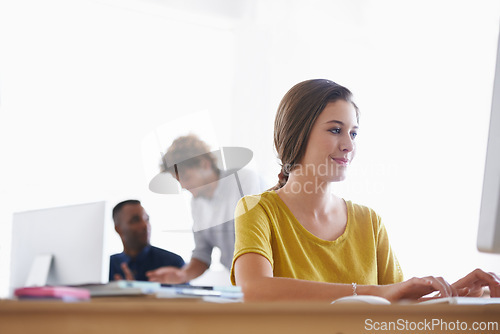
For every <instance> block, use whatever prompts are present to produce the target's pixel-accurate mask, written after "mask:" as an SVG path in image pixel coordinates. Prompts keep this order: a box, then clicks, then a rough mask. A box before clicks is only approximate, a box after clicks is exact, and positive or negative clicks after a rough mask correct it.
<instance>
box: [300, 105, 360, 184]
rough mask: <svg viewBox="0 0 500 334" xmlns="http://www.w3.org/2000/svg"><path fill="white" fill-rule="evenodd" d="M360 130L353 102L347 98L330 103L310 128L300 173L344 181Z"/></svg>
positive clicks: (331, 180)
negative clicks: (347, 100)
mask: <svg viewBox="0 0 500 334" xmlns="http://www.w3.org/2000/svg"><path fill="white" fill-rule="evenodd" d="M357 131H358V121H357V119H356V110H355V109H354V106H353V104H352V103H350V102H346V101H344V100H338V101H335V102H330V103H328V104H327V106H326V107H325V109H324V110H323V111H322V112H321V114H320V115H319V117H318V118H317V119H316V122H315V123H314V125H313V127H312V129H311V133H310V135H309V141H308V142H307V146H306V152H305V155H304V157H303V159H302V161H301V167H302V168H301V169H300V170H301V172H302V173H304V172H305V173H307V175H310V176H316V177H319V178H320V179H321V180H323V181H326V182H333V181H342V180H344V179H345V177H346V169H347V167H348V166H349V164H350V162H351V161H352V159H353V158H354V154H355V152H356V142H355V138H356V135H357ZM311 173H312V174H311Z"/></svg>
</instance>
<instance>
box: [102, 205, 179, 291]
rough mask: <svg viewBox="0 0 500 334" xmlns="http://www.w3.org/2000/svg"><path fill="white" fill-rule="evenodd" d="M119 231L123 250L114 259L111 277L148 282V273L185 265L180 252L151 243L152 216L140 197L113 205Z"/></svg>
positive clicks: (110, 271) (112, 260) (111, 260)
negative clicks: (143, 205) (150, 217)
mask: <svg viewBox="0 0 500 334" xmlns="http://www.w3.org/2000/svg"><path fill="white" fill-rule="evenodd" d="M113 221H114V222H115V231H116V232H117V233H118V234H119V235H120V238H121V239H122V243H123V252H122V253H119V254H114V255H112V256H111V259H110V267H109V280H110V281H112V280H121V279H126V280H136V281H147V280H148V277H147V275H146V273H147V272H149V271H151V270H155V269H158V268H161V267H165V266H168V267H174V268H182V267H183V266H184V260H183V259H182V257H180V256H179V255H177V254H174V253H172V252H169V251H166V250H164V249H161V248H158V247H154V246H151V244H150V243H149V238H150V234H151V226H150V224H149V216H148V214H147V213H146V211H145V210H144V208H143V207H142V205H141V202H140V201H138V200H126V201H123V202H120V203H118V204H117V205H116V206H115V207H114V208H113Z"/></svg>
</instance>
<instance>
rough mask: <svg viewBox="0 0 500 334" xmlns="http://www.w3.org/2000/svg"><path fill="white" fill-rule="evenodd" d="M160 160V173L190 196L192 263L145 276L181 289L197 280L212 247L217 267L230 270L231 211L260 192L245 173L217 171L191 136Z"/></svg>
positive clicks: (176, 142)
mask: <svg viewBox="0 0 500 334" xmlns="http://www.w3.org/2000/svg"><path fill="white" fill-rule="evenodd" d="M162 160H163V161H162V162H163V163H162V172H169V173H170V174H172V176H173V177H175V178H176V179H177V180H178V181H179V183H180V184H181V186H182V188H184V189H187V190H188V191H189V192H190V193H191V194H192V195H193V197H192V199H191V214H192V217H193V234H194V242H195V249H194V250H193V253H192V256H191V261H190V262H189V264H187V265H186V266H184V267H183V268H175V267H166V268H165V267H163V268H160V269H158V270H155V271H152V272H150V273H148V278H149V279H150V280H152V281H157V282H161V283H169V284H180V283H186V282H188V281H190V280H192V279H194V278H196V277H199V276H201V275H202V274H203V273H204V272H205V271H206V270H207V269H208V268H209V267H210V265H211V261H212V251H213V249H214V248H215V247H217V248H219V249H220V252H221V258H220V262H221V264H222V265H223V266H224V267H225V268H226V269H228V271H229V270H231V264H232V259H233V253H234V210H235V208H236V204H237V203H238V201H239V200H240V198H241V197H242V196H243V195H249V194H258V193H260V192H261V185H260V178H259V177H258V176H257V175H256V174H255V173H253V172H251V171H249V170H245V169H242V170H239V171H236V170H227V171H224V170H220V169H219V168H218V166H217V158H216V157H215V155H214V154H213V153H212V152H211V151H210V148H209V146H208V145H207V144H206V143H205V142H204V141H202V140H201V139H199V138H198V137H197V136H196V135H187V136H181V137H179V138H177V139H175V140H174V142H173V143H172V145H171V146H170V147H169V148H168V150H167V153H166V154H165V155H164V156H163V157H162ZM236 173H237V174H238V179H239V183H237V179H236V177H235V174H236Z"/></svg>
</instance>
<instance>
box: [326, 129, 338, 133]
mask: <svg viewBox="0 0 500 334" xmlns="http://www.w3.org/2000/svg"><path fill="white" fill-rule="evenodd" d="M328 131H330V132H331V133H340V129H339V128H336V129H330V130H328Z"/></svg>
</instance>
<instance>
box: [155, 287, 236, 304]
mask: <svg viewBox="0 0 500 334" xmlns="http://www.w3.org/2000/svg"><path fill="white" fill-rule="evenodd" d="M156 296H157V297H158V298H200V299H203V300H205V301H211V302H231V301H233V302H239V301H242V299H243V292H241V288H240V287H239V286H195V285H183V284H181V285H168V284H163V285H162V287H161V289H160V290H159V291H157V292H156Z"/></svg>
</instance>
